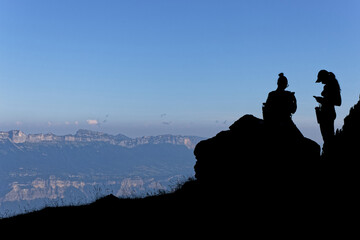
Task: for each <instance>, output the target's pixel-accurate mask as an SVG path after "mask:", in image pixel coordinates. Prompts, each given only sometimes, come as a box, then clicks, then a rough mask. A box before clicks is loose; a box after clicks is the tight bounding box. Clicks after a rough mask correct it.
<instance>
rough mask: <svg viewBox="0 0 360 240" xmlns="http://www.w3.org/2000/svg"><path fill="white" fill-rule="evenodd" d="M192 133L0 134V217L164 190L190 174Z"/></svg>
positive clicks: (19, 132) (14, 132) (16, 131)
mask: <svg viewBox="0 0 360 240" xmlns="http://www.w3.org/2000/svg"><path fill="white" fill-rule="evenodd" d="M201 140H203V139H202V138H201V137H196V136H179V135H178V136H174V135H160V136H144V137H139V138H129V137H127V136H125V135H122V134H118V135H110V134H106V133H102V132H94V131H90V130H84V129H81V130H78V131H77V132H76V133H75V134H74V135H65V136H57V135H55V134H51V133H49V134H42V133H40V134H25V133H24V132H22V131H20V130H12V131H8V132H0V217H7V216H11V215H14V214H18V213H23V212H27V211H32V210H34V209H39V208H42V207H44V206H49V205H50V206H51V205H69V204H70V205H71V204H80V203H87V202H90V201H93V200H94V199H96V198H98V197H99V196H102V195H106V194H114V195H115V196H118V197H135V196H137V197H138V196H144V195H148V194H153V193H158V192H159V191H168V190H171V188H173V187H175V186H176V185H177V184H178V183H179V182H181V181H185V179H187V178H189V177H192V176H194V170H193V166H194V164H195V158H194V155H193V149H194V147H195V146H196V144H197V143H198V142H199V141H201Z"/></svg>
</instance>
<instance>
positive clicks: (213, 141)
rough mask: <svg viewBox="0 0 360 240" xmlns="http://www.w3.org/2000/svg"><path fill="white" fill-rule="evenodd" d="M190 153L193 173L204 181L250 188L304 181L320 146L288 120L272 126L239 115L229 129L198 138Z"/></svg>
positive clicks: (310, 174) (314, 166)
mask: <svg viewBox="0 0 360 240" xmlns="http://www.w3.org/2000/svg"><path fill="white" fill-rule="evenodd" d="M194 154H195V156H196V159H197V162H196V165H195V167H194V168H195V172H196V174H195V177H196V178H197V180H198V181H199V182H200V183H202V184H203V185H204V186H209V188H221V189H226V191H227V190H233V191H234V190H236V189H239V188H242V189H247V190H249V191H254V189H257V190H258V189H268V187H269V186H270V185H272V186H275V187H276V188H287V187H289V186H291V185H294V184H295V185H296V184H298V183H300V182H302V183H304V182H308V181H310V178H311V177H313V173H314V171H316V169H317V166H318V165H319V160H320V146H319V145H318V144H317V143H315V142H314V141H312V140H310V139H307V138H305V137H303V136H302V134H301V133H300V131H299V130H298V129H297V128H296V126H295V125H294V124H285V125H281V126H280V125H276V126H274V125H269V124H266V123H265V122H264V120H262V119H259V118H256V117H254V116H252V115H245V116H243V117H241V118H240V119H239V120H237V121H236V122H235V123H234V124H233V125H231V126H230V130H228V131H223V132H220V133H219V134H217V135H216V136H215V137H213V138H210V139H208V140H204V141H201V142H200V143H198V145H197V146H196V148H195V150H194Z"/></svg>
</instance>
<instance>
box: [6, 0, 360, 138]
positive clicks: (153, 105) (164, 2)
mask: <svg viewBox="0 0 360 240" xmlns="http://www.w3.org/2000/svg"><path fill="white" fill-rule="evenodd" d="M359 11H360V2H359V1H357V0H353V1H351V0H349V1H348V0H340V1H332V0H327V1H317V0H311V1H308V0H301V1H280V0H273V1H265V0H264V1H256V0H251V1H250V0H249V1H240V0H238V1H231V0H228V1H224V0H218V1H214V0H206V1H205V0H191V1H186V0H181V1H180V0H174V1H168V0H151V1H149V0H131V1H130V0H128V1H126V0H122V1H121V0H119V1H111V0H104V1H100V0H98V1H95V0H61V1H60V0H59V1H54V0H32V1H26V0H23V1H21V0H0V89H1V94H0V116H1V118H0V130H3V131H6V130H10V129H21V130H23V131H25V132H26V133H36V132H53V133H56V134H67V133H74V132H75V131H76V130H77V129H79V128H88V129H92V130H98V131H104V132H109V133H113V134H116V133H123V134H126V135H129V136H133V137H134V136H142V135H157V134H165V133H171V134H184V135H185V134H186V135H190V134H191V135H200V136H205V137H210V136H213V135H214V134H216V133H217V132H218V131H220V130H223V129H227V127H228V126H229V125H230V124H231V123H232V122H234V121H235V120H237V119H238V118H239V117H241V116H242V115H244V114H247V113H249V114H253V115H255V116H257V117H261V105H262V103H263V102H264V101H265V100H266V98H267V94H268V92H269V91H272V90H274V89H275V88H276V80H277V75H278V73H279V72H284V73H285V76H287V78H288V80H289V85H290V86H289V88H288V90H290V91H295V92H296V97H297V100H298V111H297V112H296V113H295V115H294V117H293V119H294V122H295V123H296V124H297V126H298V127H299V128H300V129H301V130H302V131H303V133H304V135H305V136H307V137H310V138H313V139H315V140H319V139H321V135H320V131H319V129H318V125H317V123H316V119H315V114H314V107H315V106H316V102H315V101H314V99H313V98H312V96H313V95H319V94H320V92H321V91H322V87H323V86H322V85H320V84H315V80H316V75H317V72H318V71H319V70H321V69H327V70H329V71H332V72H334V73H335V75H336V76H337V78H338V80H339V82H340V86H341V88H342V95H343V105H342V106H341V107H340V108H337V109H336V110H337V114H338V117H337V120H336V126H337V127H341V126H342V123H343V121H342V120H343V118H344V117H345V116H346V115H347V114H348V111H349V108H350V107H351V106H353V105H354V104H355V103H356V102H357V101H358V99H359V94H360V81H359V76H360V66H359V65H360V45H359V42H360V30H359V23H360V15H359V14H358V13H359Z"/></svg>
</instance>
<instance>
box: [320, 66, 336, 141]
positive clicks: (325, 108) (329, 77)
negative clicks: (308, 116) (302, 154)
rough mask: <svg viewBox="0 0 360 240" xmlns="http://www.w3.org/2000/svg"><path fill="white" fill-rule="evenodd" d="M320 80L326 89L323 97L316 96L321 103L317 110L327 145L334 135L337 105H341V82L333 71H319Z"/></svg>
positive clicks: (322, 94) (322, 93)
mask: <svg viewBox="0 0 360 240" xmlns="http://www.w3.org/2000/svg"><path fill="white" fill-rule="evenodd" d="M318 82H320V83H322V84H324V90H323V91H322V92H321V96H322V97H317V96H314V98H315V99H316V101H317V102H318V103H319V104H320V106H319V107H316V108H315V110H316V117H317V121H318V123H319V124H320V131H321V135H322V137H323V140H324V146H325V145H326V144H328V143H329V141H331V139H332V138H333V136H334V121H335V118H336V112H335V106H340V105H341V95H340V86H339V83H338V81H337V80H336V78H335V75H334V74H333V73H332V72H328V71H326V70H321V71H319V73H318V79H317V80H316V83H318Z"/></svg>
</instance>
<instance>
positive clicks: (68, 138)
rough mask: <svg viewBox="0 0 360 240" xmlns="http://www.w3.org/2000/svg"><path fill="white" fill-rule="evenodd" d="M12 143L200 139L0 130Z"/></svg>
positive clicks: (191, 144)
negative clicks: (59, 134) (30, 132)
mask: <svg viewBox="0 0 360 240" xmlns="http://www.w3.org/2000/svg"><path fill="white" fill-rule="evenodd" d="M7 140H9V141H11V142H12V143H59V142H79V143H80V142H85V143H86V142H104V143H110V144H113V145H120V146H123V147H128V148H132V147H135V146H138V145H141V144H149V143H150V144H160V143H170V144H176V145H185V146H186V147H187V148H188V149H194V148H195V145H196V144H197V143H198V142H199V141H200V140H202V138H200V137H196V136H179V135H176V136H174V135H170V134H168V135H159V136H145V137H139V138H129V137H127V136H125V135H122V134H118V135H115V136H114V135H110V134H106V133H102V132H95V131H90V130H84V129H80V130H78V131H77V132H76V134H75V135H71V134H69V135H65V136H57V135H55V134H52V133H48V134H43V133H40V134H28V135H27V134H25V133H23V132H22V131H20V130H12V131H9V132H0V143H1V142H5V141H7Z"/></svg>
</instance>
